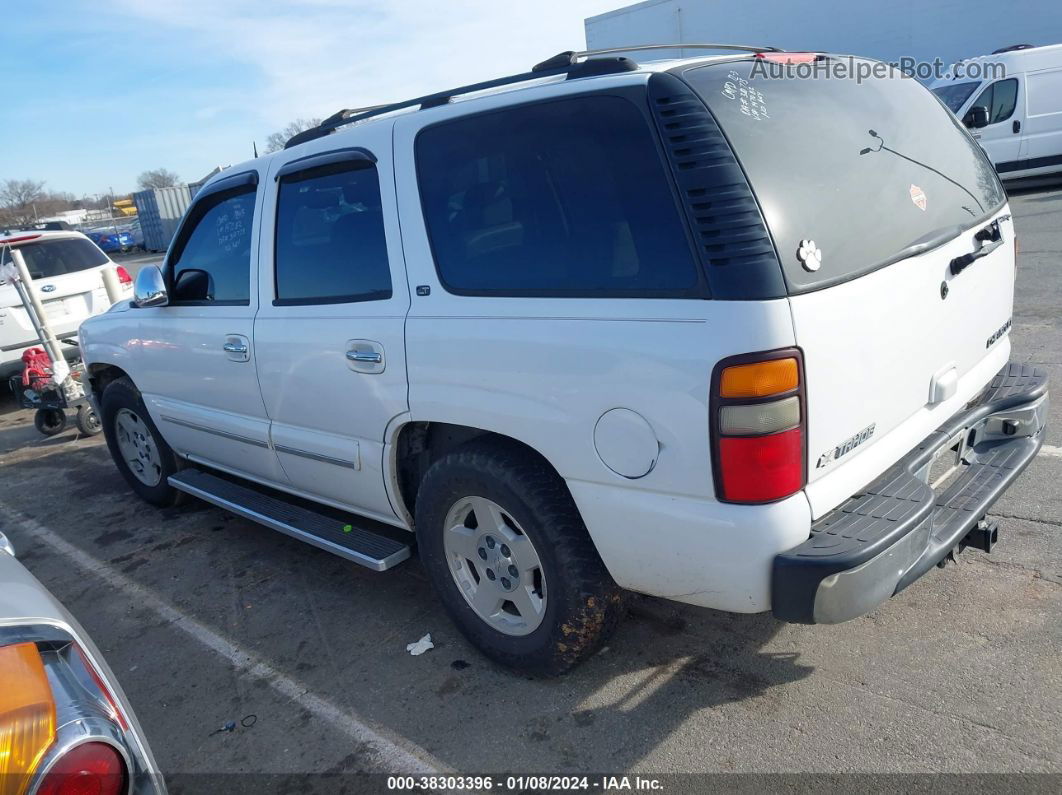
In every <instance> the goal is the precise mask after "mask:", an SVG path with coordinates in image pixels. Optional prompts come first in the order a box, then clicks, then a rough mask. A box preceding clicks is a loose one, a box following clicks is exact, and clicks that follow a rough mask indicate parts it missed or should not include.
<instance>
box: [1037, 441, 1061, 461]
mask: <svg viewBox="0 0 1062 795" xmlns="http://www.w3.org/2000/svg"><path fill="white" fill-rule="evenodd" d="M1040 455H1046V456H1048V457H1050V458H1062V447H1055V446H1054V445H1050V444H1045V445H1043V446H1042V447H1041V448H1040Z"/></svg>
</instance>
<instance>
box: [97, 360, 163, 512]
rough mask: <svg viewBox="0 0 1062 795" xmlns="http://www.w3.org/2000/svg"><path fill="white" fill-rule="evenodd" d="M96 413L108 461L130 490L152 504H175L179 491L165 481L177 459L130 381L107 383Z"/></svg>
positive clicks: (122, 379)
mask: <svg viewBox="0 0 1062 795" xmlns="http://www.w3.org/2000/svg"><path fill="white" fill-rule="evenodd" d="M100 412H101V415H102V416H101V417H100V421H101V423H102V425H103V434H104V436H105V437H106V439H107V448H108V449H109V450H110V451H111V458H113V459H114V463H115V466H117V467H118V471H119V472H121V473H122V476H123V477H124V478H125V480H126V482H127V483H128V484H129V485H130V486H131V487H132V489H133V491H135V492H136V493H137V494H138V495H139V496H140V497H141V498H142V499H143V500H145V501H146V502H149V503H151V504H152V505H157V506H159V507H167V506H170V505H176V504H177V502H178V501H179V500H180V498H181V492H179V491H177V489H175V488H173V487H172V486H171V485H170V484H169V481H168V478H169V476H170V475H172V474H174V473H175V472H176V471H177V468H178V463H177V456H176V455H175V454H174V452H173V450H171V449H170V446H169V445H168V444H166V440H165V439H163V438H162V435H161V434H160V433H159V431H158V428H156V427H155V423H153V422H152V421H151V417H150V416H148V412H147V409H146V408H145V407H144V401H143V399H142V398H141V397H140V392H139V391H138V390H137V388H136V387H135V386H134V385H133V382H132V381H130V380H129V379H128V378H118V379H116V380H114V381H112V382H111V383H110V384H108V385H107V388H106V389H105V390H104V391H103V399H102V400H101V401H100Z"/></svg>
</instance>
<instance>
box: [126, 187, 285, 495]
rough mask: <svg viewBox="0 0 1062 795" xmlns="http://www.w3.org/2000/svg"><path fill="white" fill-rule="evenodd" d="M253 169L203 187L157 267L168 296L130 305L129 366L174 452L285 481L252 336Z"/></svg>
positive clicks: (255, 211)
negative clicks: (163, 301) (133, 329)
mask: <svg viewBox="0 0 1062 795" xmlns="http://www.w3.org/2000/svg"><path fill="white" fill-rule="evenodd" d="M258 194H259V190H258V174H257V172H255V171H247V172H243V173H242V174H236V175H234V176H232V177H228V178H226V179H224V180H221V181H219V182H216V183H214V184H213V185H208V186H206V187H204V188H203V190H202V191H201V192H200V194H199V195H198V197H197V198H196V201H195V203H194V204H193V205H192V207H190V208H189V210H188V213H187V215H186V217H185V220H184V222H183V224H182V226H181V228H180V230H179V231H178V233H177V236H176V237H175V238H174V241H173V244H172V245H171V246H170V250H169V254H168V255H167V261H166V263H165V265H164V266H163V270H164V273H165V276H166V281H167V287H168V291H169V296H170V302H169V304H168V305H167V306H161V307H140V308H137V309H133V310H131V312H130V316H131V318H133V317H135V321H136V323H137V327H138V328H137V333H136V337H137V339H136V342H135V344H134V345H132V346H131V347H132V356H133V357H134V360H135V366H134V370H133V372H134V373H135V374H136V384H137V387H138V388H139V389H140V391H141V394H142V395H143V398H144V403H145V404H146V405H147V408H148V411H149V412H150V413H151V417H152V419H153V420H154V421H155V425H156V426H157V427H158V429H159V430H160V431H161V433H162V435H163V437H164V438H165V439H166V441H167V442H168V443H169V444H170V446H171V447H173V449H174V450H176V451H177V452H178V453H180V454H182V455H185V456H188V457H189V458H191V459H193V460H197V461H201V462H204V463H207V464H210V465H212V466H217V467H221V468H223V469H227V470H231V471H233V472H236V473H238V474H241V475H247V476H249V477H252V478H255V479H258V480H268V481H272V482H283V481H284V480H285V478H284V476H283V474H282V470H281V469H280V466H279V464H278V462H277V459H276V456H275V455H274V453H273V451H272V449H271V448H270V446H269V421H268V419H267V417H266V412H265V405H264V404H263V402H262V395H261V391H260V390H259V387H258V377H257V375H256V373H255V352H254V346H253V343H252V339H253V333H252V329H253V325H254V315H255V312H256V311H257V308H258V294H257V290H255V289H252V285H253V284H254V283H255V280H256V278H257V274H256V268H255V258H254V257H253V256H252V252H253V251H254V248H255V247H254V245H253V244H254V242H255V241H257V239H258V226H259V223H260V216H261V212H260V203H259V202H257V201H256V197H257V196H258Z"/></svg>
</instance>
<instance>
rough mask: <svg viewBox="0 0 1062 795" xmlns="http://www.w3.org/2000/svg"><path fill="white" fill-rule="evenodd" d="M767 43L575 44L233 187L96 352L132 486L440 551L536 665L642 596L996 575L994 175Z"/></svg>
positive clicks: (565, 659)
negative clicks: (627, 595) (764, 46)
mask: <svg viewBox="0 0 1062 795" xmlns="http://www.w3.org/2000/svg"><path fill="white" fill-rule="evenodd" d="M684 46H685V47H687V49H688V45H684ZM743 49H747V48H737V50H738V51H737V53H736V54H731V55H728V56H722V57H719V56H715V57H708V58H695V59H685V60H678V61H668V62H658V63H650V64H645V65H641V66H640V65H638V64H637V63H635V62H633V61H631V60H628V59H626V58H617V57H611V56H607V55H605V56H600V55H595V54H593V53H590V54H585V53H583V54H575V55H573V54H570V53H565V54H562V55H561V56H557V57H555V58H552V59H550V60H548V61H546V62H544V63H543V64H540V65H539V66H538V67H536V68H535V69H534V70H533V71H532V72H530V73H527V74H523V75H517V76H514V77H511V78H505V79H501V80H496V81H489V82H487V83H481V84H478V85H475V86H468V87H464V88H460V89H455V90H453V91H451V92H445V93H443V94H439V95H433V96H429V97H420V98H417V99H415V100H411V101H408V102H405V103H399V104H397V105H394V106H388V107H385V108H377V109H373V110H369V111H364V112H361V113H350V112H342V113H339V114H336V115H335V116H333V117H332V118H331V119H328V120H326V121H325V122H323V123H322V125H321V126H320V127H318V128H315V129H314V130H311V131H309V132H307V133H302V134H300V135H299V136H296V138H294V139H292V141H291V142H289V147H288V148H286V149H285V150H283V151H281V152H278V153H275V154H272V155H269V156H266V157H261V158H258V159H256V160H252V161H249V162H247V163H244V164H242V165H239V166H234V167H232V168H230V169H228V170H227V171H224V172H222V173H221V174H219V175H217V176H216V177H214V178H213V179H212V180H211V181H210V182H209V183H207V184H206V185H205V186H204V187H203V188H202V189H201V190H200V191H199V193H198V194H197V195H196V198H195V201H194V203H193V205H192V206H191V207H190V209H189V211H188V213H187V215H186V217H185V219H184V221H183V224H182V226H181V228H180V230H179V231H178V233H177V235H176V237H175V239H174V242H173V244H172V245H171V247H170V249H169V252H168V253H167V257H166V261H165V263H164V265H163V267H162V269H161V270H159V269H156V268H147V269H145V270H143V271H141V273H140V274H139V276H138V279H137V288H136V296H135V298H134V300H133V301H132V302H130V303H123V304H121V305H118V306H116V307H115V308H114V309H112V310H111V311H110V312H108V313H107V314H105V315H103V316H100V317H96V318H92V319H91V320H89V321H88V322H86V323H85V324H84V325H83V326H82V328H81V343H82V348H83V351H84V354H85V358H86V361H87V362H88V365H89V369H90V373H91V381H92V387H93V390H94V394H95V396H96V399H97V400H98V401H99V403H100V406H101V408H102V414H101V416H102V418H103V423H104V427H105V432H106V435H107V441H108V444H109V446H110V450H111V453H112V455H113V456H114V459H115V462H116V464H117V466H118V468H119V469H120V470H121V472H122V474H123V475H124V476H125V477H126V479H127V480H128V482H129V484H130V485H131V486H132V488H133V489H134V490H135V491H136V492H137V493H138V494H139V495H141V496H142V497H143V498H144V499H146V500H148V501H149V502H152V503H154V504H156V505H168V504H172V503H173V502H174V501H175V500H176V499H177V497H178V496H179V494H180V493H182V492H187V493H190V494H193V495H196V496H198V497H201V498H203V499H205V500H208V501H210V502H213V503H215V504H217V505H221V506H223V507H225V508H228V509H230V510H232V511H234V512H236V513H238V514H241V515H243V516H245V517H249V518H251V519H254V520H255V521H259V522H262V523H263V524H266V525H269V526H271V527H273V528H276V529H278V530H281V531H283V532H286V533H289V534H290V535H292V536H295V537H296V538H300V539H303V540H305V541H307V542H309V543H311V544H315V545H317V546H319V547H322V548H324V549H327V550H330V551H332V552H335V553H337V554H339V555H343V556H345V557H347V558H349V559H351V560H354V561H357V562H359V563H363V564H365V565H368V566H371V567H373V568H376V569H381V570H382V569H387V568H389V567H391V566H393V565H395V564H397V563H398V562H400V561H402V560H404V559H405V558H406V557H408V556H409V554H410V547H411V546H412V545H413V544H414V542H415V543H416V545H417V546H418V548H419V556H420V558H421V561H422V562H423V564H424V566H425V567H426V569H427V571H428V573H429V575H430V577H431V579H432V582H433V584H434V586H435V588H436V590H437V592H438V594H439V598H440V600H441V602H442V604H443V605H444V606H445V608H446V609H447V611H448V612H449V613H450V615H451V616H452V617H453V619H454V621H455V622H456V623H457V625H458V626H459V627H460V628H461V630H462V631H463V632H464V633H465V634H466V636H467V637H468V638H470V639H471V641H472V642H473V643H475V644H476V645H477V646H478V647H479V648H480V649H482V650H483V651H484V652H485V653H486V654H488V655H489V656H491V657H492V658H493V659H495V660H498V661H500V662H502V663H505V664H508V665H512V666H516V667H520V668H523V669H525V670H529V671H534V672H539V673H558V672H560V671H563V670H565V669H566V668H568V667H570V666H571V665H573V664H575V663H576V662H578V661H579V660H581V659H583V658H585V657H586V656H587V655H589V654H591V653H592V652H593V651H594V650H595V649H597V648H599V647H600V645H601V643H602V642H603V640H604V638H605V637H606V635H607V634H608V632H609V631H610V630H611V629H612V627H613V626H614V625H615V624H616V623H617V621H618V619H619V617H620V615H621V612H622V593H623V589H629V590H633V591H639V592H642V593H646V594H652V595H655V596H660V597H664V598H667V599H674V600H677V601H681V602H688V603H690V604H694V605H703V606H706V607H712V608H716V609H720V610H728V611H734V612H740V613H757V612H761V611H773V612H774V614H775V615H776V616H778V617H779V618H781V619H784V620H787V621H796V622H808V623H811V622H825V623H829V622H838V621H843V620H846V619H849V618H853V617H855V616H858V615H861V614H863V613H866V612H867V611H870V610H872V609H874V608H875V607H877V606H878V605H879V604H881V603H882V602H883V601H884V600H886V599H888V598H889V597H890V596H892V595H893V594H894V593H897V592H899V591H900V590H902V589H903V588H905V587H906V586H907V585H909V584H910V583H911V582H913V581H914V580H915V579H917V578H918V577H920V576H922V575H923V574H924V573H926V572H927V571H929V570H930V569H932V568H933V567H934V566H935V565H936V564H938V563H939V562H941V561H943V560H944V559H945V558H946V557H948V556H950V555H951V554H953V552H954V551H956V550H958V549H961V548H962V547H963V546H966V545H971V544H972V545H975V546H979V547H982V548H985V549H988V548H989V547H990V545H991V543H992V542H993V541H994V539H995V535H996V528H995V526H994V525H993V524H992V523H991V522H989V521H988V520H986V519H985V515H986V512H987V510H988V509H989V507H990V506H991V504H992V503H993V502H994V501H995V499H996V498H997V497H998V496H999V495H1000V493H1001V492H1002V491H1003V490H1004V489H1005V488H1006V487H1007V486H1008V485H1009V484H1010V483H1011V482H1012V481H1013V479H1014V478H1015V477H1016V476H1017V475H1018V473H1019V472H1020V471H1021V470H1022V468H1023V467H1024V466H1025V465H1026V464H1027V463H1028V462H1029V461H1030V460H1031V459H1032V457H1033V456H1034V455H1035V453H1036V450H1037V449H1038V448H1039V446H1040V444H1041V442H1042V440H1043V434H1044V422H1045V417H1046V407H1047V395H1046V380H1045V377H1044V376H1043V374H1042V373H1041V372H1040V371H1039V370H1036V369H1034V368H1032V367H1029V366H1026V365H1021V364H1016V363H1012V362H1011V361H1010V340H1009V337H1008V331H1009V329H1010V324H1011V309H1012V295H1013V287H1014V267H1015V259H1014V257H1015V254H1014V244H1015V237H1014V227H1013V223H1012V221H1011V216H1010V211H1009V209H1008V206H1007V200H1006V195H1005V193H1004V192H1003V189H1002V187H1001V186H1000V183H999V180H998V178H997V177H996V174H995V172H994V171H993V169H992V166H991V164H990V163H989V162H988V160H987V159H986V158H985V156H984V153H983V152H982V151H981V149H980V148H979V147H978V146H977V144H976V142H974V140H973V139H972V138H971V137H970V135H969V134H968V133H967V131H966V130H965V129H964V128H963V127H962V126H961V125H960V124H959V123H958V122H957V121H956V119H955V118H954V117H953V116H952V115H951V114H950V113H949V112H948V111H947V110H946V109H945V108H944V107H943V106H942V105H941V104H940V103H939V102H937V100H936V99H935V98H934V97H933V95H932V94H931V93H930V92H929V91H928V90H927V89H925V88H924V87H923V86H921V85H920V84H918V83H917V82H916V81H914V80H909V79H905V78H901V77H900V76H898V75H896V76H893V77H891V78H881V79H876V80H869V81H866V82H864V83H863V84H861V85H860V84H857V83H856V82H855V81H854V80H851V81H849V80H836V79H831V80H826V81H815V80H806V79H797V78H781V77H780V78H777V79H776V78H771V79H764V78H761V77H753V68H754V65H755V64H756V61H757V59H764V60H767V61H770V62H779V61H780V62H782V63H792V62H794V61H800V60H808V59H814V58H828V57H829V56H827V55H816V54H786V53H780V52H777V51H770V50H756V51H753V52H746V51H742V50H743ZM354 517H365V519H357V518H354ZM369 520H371V521H369Z"/></svg>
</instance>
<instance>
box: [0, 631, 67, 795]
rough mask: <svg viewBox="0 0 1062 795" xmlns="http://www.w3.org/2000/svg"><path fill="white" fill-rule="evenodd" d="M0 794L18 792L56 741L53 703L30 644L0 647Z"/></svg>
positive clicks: (49, 689)
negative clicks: (0, 681) (1, 684)
mask: <svg viewBox="0 0 1062 795" xmlns="http://www.w3.org/2000/svg"><path fill="white" fill-rule="evenodd" d="M0 677H2V680H3V683H4V685H3V687H2V688H0V793H3V795H15V794H16V793H21V792H22V788H23V784H24V782H25V781H26V780H27V779H28V777H29V775H30V774H31V773H32V772H33V771H34V770H36V768H37V765H38V764H40V761H41V759H42V758H43V757H44V754H45V752H47V750H48V749H49V748H50V747H51V745H52V743H53V742H54V741H55V722H56V721H55V702H54V701H53V700H52V690H51V687H50V686H49V684H48V675H47V674H46V673H45V671H44V663H43V662H42V661H41V656H40V654H39V653H38V652H37V646H36V644H33V643H16V644H14V645H12V646H4V647H3V648H0Z"/></svg>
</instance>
